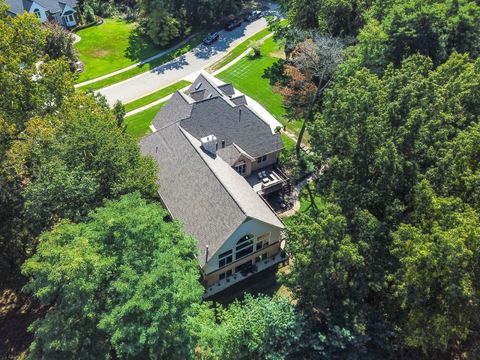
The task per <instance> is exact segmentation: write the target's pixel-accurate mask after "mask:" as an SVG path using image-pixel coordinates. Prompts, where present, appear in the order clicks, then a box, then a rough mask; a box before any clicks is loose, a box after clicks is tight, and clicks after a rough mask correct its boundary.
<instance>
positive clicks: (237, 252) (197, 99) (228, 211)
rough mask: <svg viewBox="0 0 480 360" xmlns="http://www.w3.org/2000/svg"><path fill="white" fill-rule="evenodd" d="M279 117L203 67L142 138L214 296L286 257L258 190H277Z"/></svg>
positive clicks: (281, 181) (281, 180)
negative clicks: (196, 249) (194, 244)
mask: <svg viewBox="0 0 480 360" xmlns="http://www.w3.org/2000/svg"><path fill="white" fill-rule="evenodd" d="M279 126H281V125H280V123H279V122H278V121H277V120H275V119H274V118H273V117H272V116H271V115H270V114H269V113H268V112H267V111H266V110H265V109H264V108H262V107H261V106H260V105H259V104H258V103H256V102H254V101H253V100H252V99H250V98H248V97H246V96H245V95H243V94H241V93H239V92H238V91H237V90H235V89H234V88H233V87H232V85H230V84H223V83H222V82H220V80H218V79H216V78H214V77H212V76H210V75H208V74H206V73H202V74H200V75H199V76H198V78H197V79H196V80H195V81H194V82H193V84H192V85H191V87H190V88H189V89H188V90H187V91H186V92H185V93H181V92H178V91H177V92H176V93H175V94H174V95H173V96H172V97H171V99H170V100H169V101H168V103H167V104H166V105H165V106H164V107H163V108H162V109H161V110H160V111H159V112H158V114H157V115H156V116H155V118H154V120H153V122H152V125H151V128H152V131H153V133H152V134H151V135H149V136H147V137H145V138H143V139H142V140H141V142H140V146H141V150H142V152H143V153H144V154H145V155H149V156H152V157H153V158H154V159H155V160H156V161H157V163H158V165H159V174H158V183H159V195H160V198H161V201H162V202H163V204H164V205H165V207H166V208H167V209H168V211H169V212H170V214H171V215H172V217H173V218H176V219H178V220H179V221H181V222H182V223H183V224H184V230H185V231H186V233H187V234H189V235H192V236H193V237H194V238H196V239H197V240H198V242H199V247H200V252H199V253H200V259H199V261H200V266H201V269H202V274H203V280H204V283H205V284H206V286H207V290H206V296H209V295H212V294H214V293H216V292H218V291H220V290H222V289H224V288H225V287H227V286H229V285H232V284H234V283H236V282H238V281H240V280H242V279H244V278H246V277H248V276H249V275H251V274H253V273H255V272H257V271H261V270H263V269H265V268H267V267H270V266H272V265H275V264H277V263H279V262H281V261H284V260H285V258H284V255H283V252H282V251H281V247H280V243H281V238H282V235H281V234H282V230H283V228H284V226H283V224H282V222H281V221H280V220H279V218H278V217H277V215H276V214H275V212H274V211H273V210H272V208H271V207H270V206H269V205H268V203H267V202H266V201H265V199H264V196H267V195H268V194H269V193H271V192H275V191H279V190H280V191H281V189H282V187H283V186H284V185H285V183H286V180H287V179H286V178H285V177H284V175H282V173H281V172H280V171H279V170H278V169H277V168H276V166H275V165H276V164H277V162H278V156H279V152H280V150H281V149H282V148H283V143H282V140H281V137H280V134H279V133H278V131H277V130H278V127H279Z"/></svg>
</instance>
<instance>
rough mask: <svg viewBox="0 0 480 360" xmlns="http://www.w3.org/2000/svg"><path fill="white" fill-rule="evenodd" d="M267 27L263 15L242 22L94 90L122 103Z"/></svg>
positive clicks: (204, 64)
mask: <svg viewBox="0 0 480 360" xmlns="http://www.w3.org/2000/svg"><path fill="white" fill-rule="evenodd" d="M276 7H277V5H276V4H272V6H271V10H270V11H268V12H265V14H267V15H276ZM266 27H267V21H266V20H265V18H261V19H259V20H256V21H254V22H252V23H247V22H243V23H242V25H241V26H240V27H238V28H236V29H235V30H233V31H220V39H219V40H218V41H217V42H215V43H214V44H213V45H210V46H205V45H203V44H202V45H199V46H197V47H196V48H194V49H192V50H191V51H189V52H188V53H186V54H184V55H182V56H180V57H178V58H176V59H175V60H172V61H170V62H168V63H166V64H163V65H160V66H159V67H157V68H155V69H152V70H150V71H148V72H146V73H143V74H140V75H137V76H135V77H133V78H130V79H128V80H125V81H122V82H119V83H117V84H114V85H111V86H108V87H105V88H103V89H100V90H98V92H99V93H101V94H102V95H104V96H105V97H106V98H107V101H108V103H109V104H110V105H112V104H114V103H115V101H117V100H120V101H121V102H123V103H127V102H129V101H132V100H135V99H138V98H140V97H142V96H145V95H148V94H150V93H152V92H154V91H155V90H158V89H161V88H164V87H166V86H168V85H170V84H172V83H174V82H177V81H179V80H181V79H183V78H185V77H187V76H188V75H191V74H193V73H195V72H198V71H200V70H203V69H206V68H207V67H209V66H210V65H212V64H213V63H215V62H217V61H218V60H219V59H221V58H222V57H224V56H225V55H226V54H227V53H228V52H229V51H230V50H232V49H233V48H234V47H235V46H237V45H239V44H240V43H241V42H243V41H245V40H246V39H248V38H249V37H251V36H252V35H254V34H256V33H257V32H259V31H261V30H263V29H264V28H266Z"/></svg>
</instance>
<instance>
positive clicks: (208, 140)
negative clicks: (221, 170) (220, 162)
mask: <svg viewBox="0 0 480 360" xmlns="http://www.w3.org/2000/svg"><path fill="white" fill-rule="evenodd" d="M200 141H201V142H202V147H203V150H205V151H206V152H208V153H209V154H211V155H213V156H217V146H218V145H217V138H216V137H215V135H208V136H205V137H203V138H201V139H200Z"/></svg>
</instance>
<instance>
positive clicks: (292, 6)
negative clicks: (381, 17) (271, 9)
mask: <svg viewBox="0 0 480 360" xmlns="http://www.w3.org/2000/svg"><path fill="white" fill-rule="evenodd" d="M372 2H373V1H368V0H353V1H352V0H340V1H338V0H326V1H325V0H310V1H305V0H282V1H281V4H282V7H283V8H284V9H285V10H287V14H288V19H289V20H290V23H291V24H292V25H293V26H295V27H297V28H300V29H304V30H308V29H318V30H319V31H320V32H322V33H328V34H332V35H334V36H354V35H356V33H357V31H358V30H359V29H360V28H361V27H362V25H363V23H364V21H365V19H364V16H365V14H366V13H367V10H368V8H369V7H370V3H372Z"/></svg>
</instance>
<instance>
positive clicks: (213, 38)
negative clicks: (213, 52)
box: [203, 31, 220, 45]
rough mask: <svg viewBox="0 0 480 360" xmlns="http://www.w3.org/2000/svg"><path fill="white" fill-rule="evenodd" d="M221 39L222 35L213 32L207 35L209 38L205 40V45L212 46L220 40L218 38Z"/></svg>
mask: <svg viewBox="0 0 480 360" xmlns="http://www.w3.org/2000/svg"><path fill="white" fill-rule="evenodd" d="M219 37H220V35H218V33H217V32H215V31H214V32H211V33H210V34H208V35H207V37H206V38H205V39H203V43H204V44H205V45H212V44H213V43H214V42H215V41H217V40H218V38H219Z"/></svg>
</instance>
